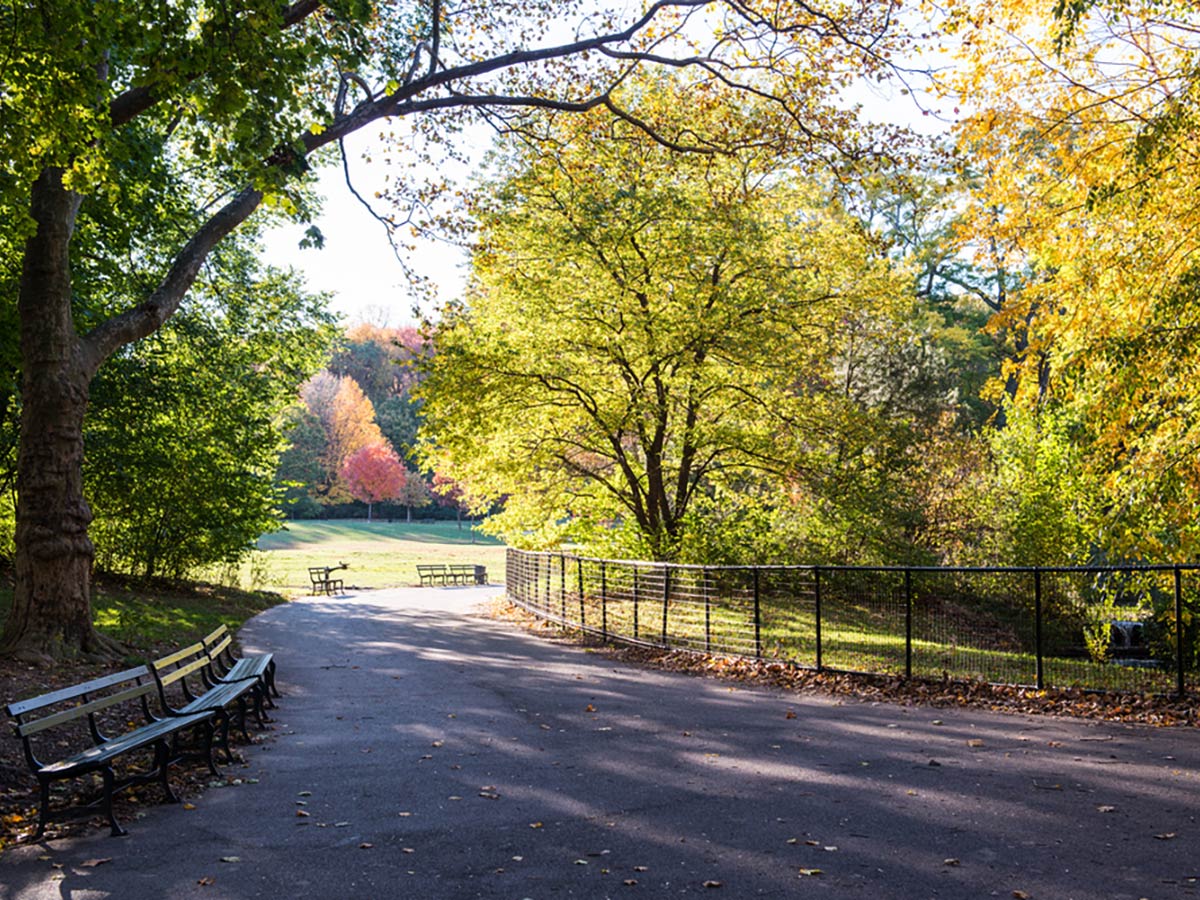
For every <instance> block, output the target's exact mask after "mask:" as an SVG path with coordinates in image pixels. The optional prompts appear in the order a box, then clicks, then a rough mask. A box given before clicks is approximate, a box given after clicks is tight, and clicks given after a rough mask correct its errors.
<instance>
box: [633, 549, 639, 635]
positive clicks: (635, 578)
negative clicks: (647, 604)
mask: <svg viewBox="0 0 1200 900" xmlns="http://www.w3.org/2000/svg"><path fill="white" fill-rule="evenodd" d="M633 639H634V640H635V641H636V640H637V639H638V567H637V563H634V566H633Z"/></svg>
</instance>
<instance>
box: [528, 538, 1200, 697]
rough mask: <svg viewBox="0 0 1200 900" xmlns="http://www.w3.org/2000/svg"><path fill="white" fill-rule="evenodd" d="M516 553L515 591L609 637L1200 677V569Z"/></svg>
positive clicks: (1030, 671)
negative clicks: (707, 561) (760, 562)
mask: <svg viewBox="0 0 1200 900" xmlns="http://www.w3.org/2000/svg"><path fill="white" fill-rule="evenodd" d="M507 562H508V578H507V585H508V587H507V592H508V597H509V599H510V600H512V601H513V602H514V603H516V604H518V605H519V606H522V607H524V608H525V609H527V610H529V611H530V612H532V613H534V614H535V615H537V616H540V617H542V618H544V619H546V620H549V621H553V622H557V623H559V624H561V625H563V626H564V627H565V628H570V629H578V630H580V631H581V632H583V633H585V634H588V635H593V636H596V637H598V638H600V639H601V640H603V641H605V642H608V641H620V642H625V643H631V644H642V645H647V646H654V647H661V648H668V649H679V650H690V651H695V652H701V653H707V654H712V655H719V656H742V657H754V658H759V659H770V660H777V661H783V662H787V663H790V664H793V665H798V666H802V667H806V668H813V669H818V670H830V671H838V672H856V673H862V674H878V675H900V676H904V677H908V678H912V677H918V678H938V679H945V678H949V679H953V680H980V681H986V682H990V683H993V684H1009V685H1021V686H1029V687H1037V688H1048V687H1054V688H1065V687H1080V688H1085V689H1094V690H1104V691H1131V692H1144V693H1178V694H1180V695H1182V694H1184V693H1185V692H1187V691H1188V690H1189V689H1191V688H1194V687H1196V686H1197V681H1198V680H1200V665H1198V662H1200V660H1198V653H1200V565H1171V566H1105V567H1097V568H1073V567H1028V568H1024V567H1022V568H934V567H920V566H911V567H876V568H873V567H863V566H692V565H678V564H672V563H651V562H634V561H628V560H606V559H591V558H586V557H579V556H572V555H570V554H564V553H534V552H528V551H522V550H511V549H510V550H509V551H508V560H507Z"/></svg>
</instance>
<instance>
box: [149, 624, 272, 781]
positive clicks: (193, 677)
mask: <svg viewBox="0 0 1200 900" xmlns="http://www.w3.org/2000/svg"><path fill="white" fill-rule="evenodd" d="M150 672H151V674H152V675H153V676H154V681H155V682H156V684H157V686H158V699H159V703H160V704H161V707H162V713H163V715H164V716H171V717H180V718H185V717H187V716H190V715H193V714H195V713H209V714H211V715H212V716H213V717H214V724H215V726H216V728H217V729H218V735H219V739H220V744H221V749H222V750H224V751H225V759H226V761H228V762H232V761H233V751H232V750H231V749H230V747H229V728H230V724H231V718H230V710H231V709H236V711H237V724H238V728H239V729H240V730H241V732H242V736H243V737H244V738H245V739H246V740H247V741H249V740H250V730H249V728H248V727H247V725H246V714H247V711H248V710H249V709H250V708H251V707H252V708H253V710H254V715H255V717H256V718H257V720H258V723H259V725H260V726H265V725H266V715H265V714H264V712H263V705H264V703H265V698H266V693H267V689H266V687H265V685H264V681H263V679H260V678H258V677H256V676H252V677H247V678H242V679H238V680H226V681H218V680H217V677H216V676H215V674H214V672H215V670H214V668H213V664H212V657H211V656H210V654H209V651H208V648H207V647H206V646H205V644H204V642H203V641H196V643H194V644H189V645H188V646H186V647H184V648H183V649H181V650H176V651H175V652H174V653H170V654H168V655H167V656H164V657H162V658H161V659H156V660H155V661H154V662H152V663H151V664H150Z"/></svg>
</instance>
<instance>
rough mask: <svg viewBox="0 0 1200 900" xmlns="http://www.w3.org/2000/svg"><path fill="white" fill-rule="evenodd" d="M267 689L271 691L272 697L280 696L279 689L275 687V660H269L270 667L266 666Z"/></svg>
mask: <svg viewBox="0 0 1200 900" xmlns="http://www.w3.org/2000/svg"><path fill="white" fill-rule="evenodd" d="M267 687H269V688H270V689H271V693H272V694H273V695H274V696H276V697H280V696H282V694H280V693H279V688H277V687H276V686H275V660H271V663H270V665H268V666H267Z"/></svg>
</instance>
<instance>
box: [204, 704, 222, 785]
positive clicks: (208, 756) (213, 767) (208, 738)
mask: <svg viewBox="0 0 1200 900" xmlns="http://www.w3.org/2000/svg"><path fill="white" fill-rule="evenodd" d="M215 735H216V728H215V727H214V726H213V723H212V720H211V719H210V720H206V721H205V722H204V761H205V762H207V763H208V771H209V772H211V773H212V774H213V775H215V776H216V777H218V778H220V777H221V770H220V769H218V768H217V761H216V760H215V759H214V758H213V738H214V736H215Z"/></svg>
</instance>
